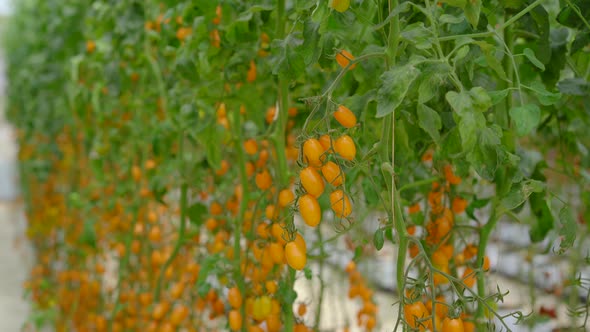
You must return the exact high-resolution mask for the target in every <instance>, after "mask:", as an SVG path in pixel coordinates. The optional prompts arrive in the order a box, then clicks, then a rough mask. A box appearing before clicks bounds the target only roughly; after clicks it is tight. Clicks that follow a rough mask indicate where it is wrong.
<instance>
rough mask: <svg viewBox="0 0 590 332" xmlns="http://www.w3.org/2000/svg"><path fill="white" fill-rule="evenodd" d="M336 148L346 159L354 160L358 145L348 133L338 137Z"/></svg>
mask: <svg viewBox="0 0 590 332" xmlns="http://www.w3.org/2000/svg"><path fill="white" fill-rule="evenodd" d="M334 150H336V153H338V154H339V155H340V156H341V157H342V158H344V159H346V160H353V159H354V157H355V156H356V146H355V145H354V141H353V140H352V138H351V137H350V136H348V135H342V136H340V137H338V139H337V140H336V142H335V143H334Z"/></svg>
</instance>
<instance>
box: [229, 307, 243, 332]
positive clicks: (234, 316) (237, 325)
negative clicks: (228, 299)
mask: <svg viewBox="0 0 590 332" xmlns="http://www.w3.org/2000/svg"><path fill="white" fill-rule="evenodd" d="M228 321H229V328H230V329H231V330H232V331H239V330H240V329H241V328H242V314H241V313H240V311H239V310H236V309H234V310H231V311H230V312H229V317H228Z"/></svg>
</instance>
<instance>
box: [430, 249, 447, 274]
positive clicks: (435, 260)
mask: <svg viewBox="0 0 590 332" xmlns="http://www.w3.org/2000/svg"><path fill="white" fill-rule="evenodd" d="M432 264H433V265H434V267H436V268H437V269H444V268H445V267H448V266H449V258H448V257H447V255H445V253H444V252H442V251H440V250H437V251H435V252H433V253H432Z"/></svg>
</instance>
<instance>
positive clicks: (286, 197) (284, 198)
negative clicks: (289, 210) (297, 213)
mask: <svg viewBox="0 0 590 332" xmlns="http://www.w3.org/2000/svg"><path fill="white" fill-rule="evenodd" d="M293 200H295V194H293V192H292V191H291V190H290V189H283V190H281V191H280V192H279V206H280V207H285V206H287V205H290V204H291V203H293Z"/></svg>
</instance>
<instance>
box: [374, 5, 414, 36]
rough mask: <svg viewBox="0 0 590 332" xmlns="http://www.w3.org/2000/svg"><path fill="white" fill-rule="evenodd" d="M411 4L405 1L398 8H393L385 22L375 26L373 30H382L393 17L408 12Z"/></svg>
mask: <svg viewBox="0 0 590 332" xmlns="http://www.w3.org/2000/svg"><path fill="white" fill-rule="evenodd" d="M411 7H412V6H411V3H410V2H408V1H406V2H402V3H401V4H400V5H399V6H397V7H395V8H394V9H393V10H392V11H391V13H389V15H388V16H387V18H385V20H383V22H381V23H379V24H377V25H376V26H374V27H373V29H374V30H379V29H381V28H383V27H384V26H386V25H387V23H389V21H391V20H392V19H393V18H394V17H396V16H397V15H399V14H401V13H405V12H407V11H408V10H410V8H411Z"/></svg>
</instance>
